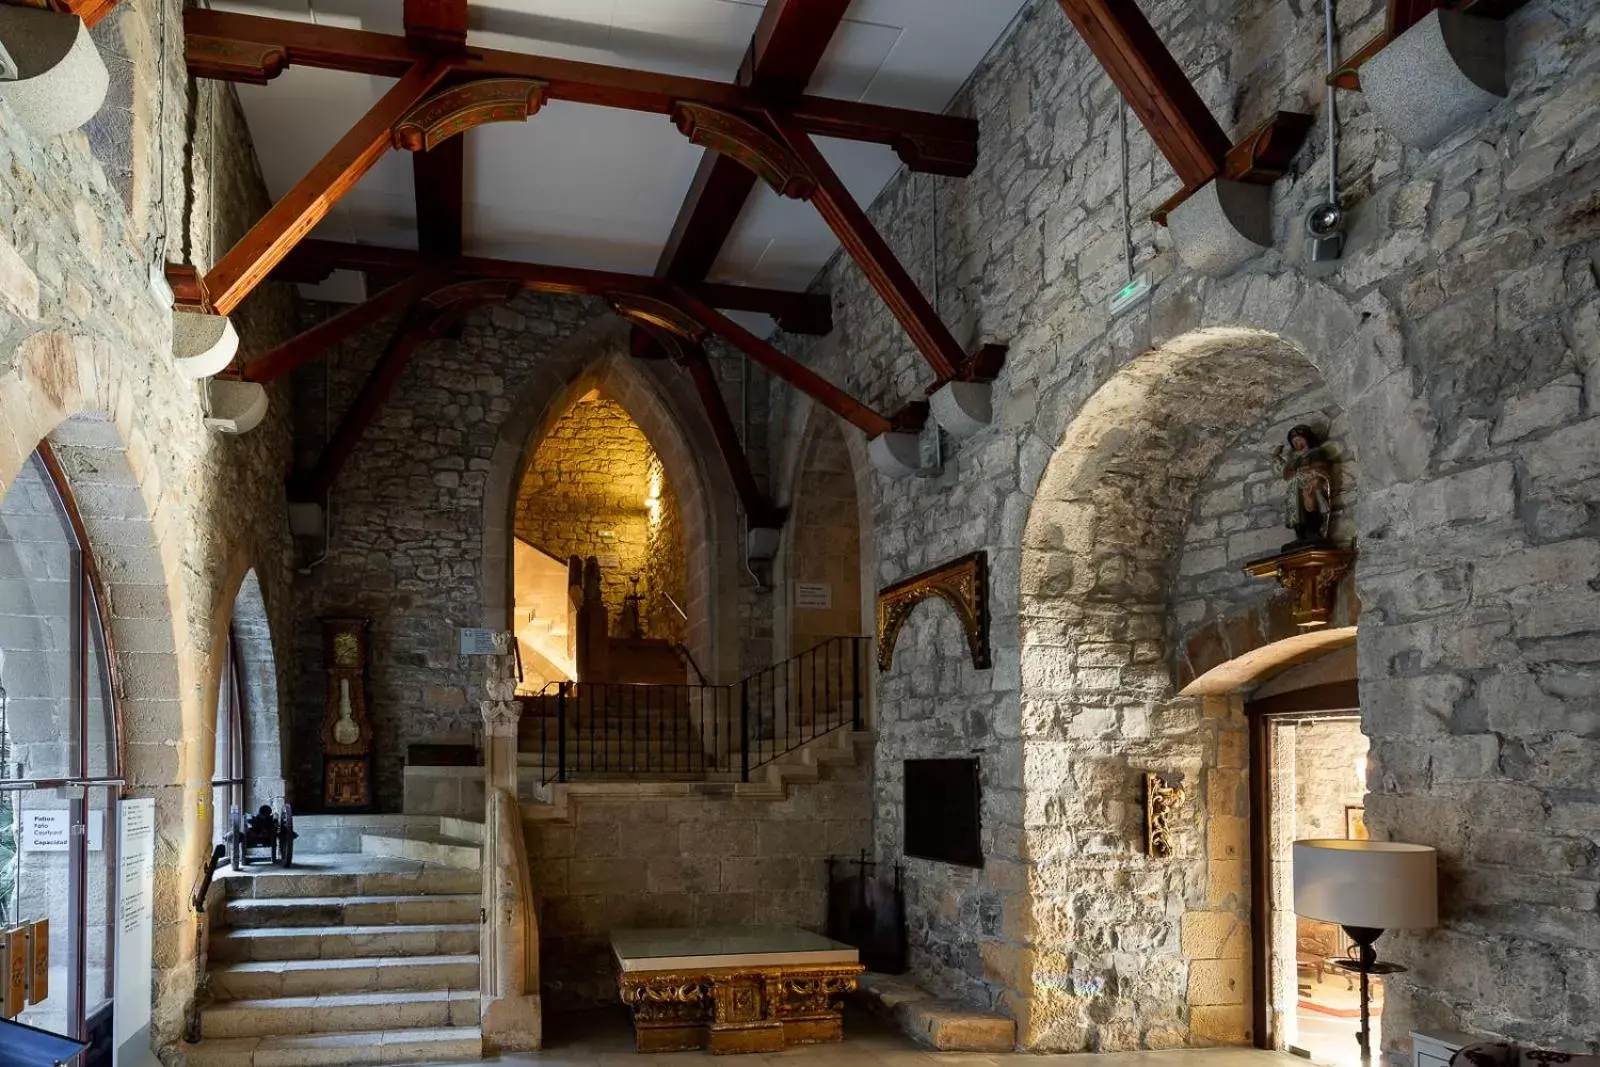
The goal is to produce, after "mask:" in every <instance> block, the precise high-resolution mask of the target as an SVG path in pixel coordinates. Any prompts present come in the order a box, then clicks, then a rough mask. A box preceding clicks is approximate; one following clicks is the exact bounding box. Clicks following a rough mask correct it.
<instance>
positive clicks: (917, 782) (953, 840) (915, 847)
mask: <svg viewBox="0 0 1600 1067" xmlns="http://www.w3.org/2000/svg"><path fill="white" fill-rule="evenodd" d="M980 802H981V796H980V792H979V787H978V761H977V760H975V759H908V760H906V761H905V830H906V837H905V853H906V855H907V856H916V857H919V858H921V859H928V860H938V861H939V862H941V863H954V864H958V865H960V866H962V867H982V866H983V844H982V841H981V840H980V837H979V832H978V830H979V821H978V812H979V810H980Z"/></svg>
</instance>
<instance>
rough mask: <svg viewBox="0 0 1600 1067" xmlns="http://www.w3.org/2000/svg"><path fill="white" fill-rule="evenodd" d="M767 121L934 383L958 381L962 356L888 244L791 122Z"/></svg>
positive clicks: (774, 116)
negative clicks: (809, 182) (811, 184)
mask: <svg viewBox="0 0 1600 1067" xmlns="http://www.w3.org/2000/svg"><path fill="white" fill-rule="evenodd" d="M768 118H769V121H770V122H771V125H772V128H773V130H774V131H775V132H776V133H777V135H778V137H779V139H781V140H782V142H783V144H784V145H785V146H786V147H787V148H788V149H789V151H790V152H792V153H794V155H795V156H796V157H798V159H799V162H800V164H801V165H802V166H803V167H804V168H805V170H806V173H807V174H808V175H809V177H810V179H811V180H812V182H814V183H815V188H814V190H813V192H812V194H811V198H810V199H811V203H812V204H813V205H814V206H815V207H816V209H817V212H818V214H820V215H821V216H822V219H823V221H824V222H826V223H827V224H828V228H829V229H830V230H832V231H833V233H834V236H836V237H838V238H839V243H840V244H841V245H843V246H844V249H845V251H846V252H848V253H850V258H852V259H854V260H855V262H856V265H857V266H858V267H860V268H861V273H862V274H865V275H866V277H867V281H868V282H869V283H871V285H872V288H873V289H875V290H877V293H878V295H879V296H880V297H881V298H882V299H883V302H884V303H885V304H887V305H888V307H889V311H890V313H891V314H893V315H894V317H895V318H896V319H897V320H898V321H899V323H900V325H901V326H902V327H903V328H904V329H905V331H906V333H907V334H909V335H910V336H911V340H912V342H913V343H915V344H916V346H917V350H918V351H919V352H921V353H922V358H923V359H925V360H927V362H928V366H930V367H932V368H933V372H934V374H935V375H936V376H937V378H938V381H940V382H947V381H950V380H951V379H952V378H956V377H958V376H959V375H960V373H961V365H962V364H963V363H964V362H965V360H966V353H965V352H964V351H962V348H961V346H960V345H959V344H958V343H957V342H956V339H955V337H954V336H952V335H951V333H950V329H949V327H947V326H946V325H945V324H944V322H943V320H941V319H940V318H939V313H938V312H937V311H935V310H934V308H933V305H932V304H930V303H928V298H927V297H925V296H923V295H922V290H921V289H919V288H917V284H916V282H914V281H912V279H911V275H910V274H909V273H907V271H906V269H905V267H904V266H902V265H901V263H900V260H899V259H898V258H897V257H896V256H895V254H894V250H893V249H891V248H890V247H889V242H887V241H885V240H884V239H883V235H882V234H880V233H878V230H877V228H876V227H875V226H873V225H872V220H871V219H869V218H867V213H866V212H865V211H863V210H862V209H861V205H859V204H857V203H856V201H855V198H854V197H853V196H851V195H850V192H849V190H847V189H846V188H845V187H844V182H842V181H840V180H839V176H838V175H837V174H835V173H834V170H833V167H832V166H831V165H830V164H829V163H828V161H827V160H826V159H824V158H823V155H822V152H821V151H820V150H819V149H818V148H817V145H816V142H815V141H813V140H812V139H811V136H810V135H809V134H808V133H806V131H805V130H804V129H803V128H801V127H800V125H799V124H798V123H796V122H795V121H794V120H793V119H792V118H791V117H790V116H788V115H785V114H782V113H780V112H776V111H774V112H771V113H769V116H768Z"/></svg>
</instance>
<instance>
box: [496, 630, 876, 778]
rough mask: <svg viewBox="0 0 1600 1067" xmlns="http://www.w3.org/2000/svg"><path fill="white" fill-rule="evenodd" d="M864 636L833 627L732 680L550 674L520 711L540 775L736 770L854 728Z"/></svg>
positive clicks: (722, 773) (745, 772)
mask: <svg viewBox="0 0 1600 1067" xmlns="http://www.w3.org/2000/svg"><path fill="white" fill-rule="evenodd" d="M866 642H867V638H865V637H833V638H829V639H828V640H826V641H823V642H821V643H820V644H818V645H816V646H815V647H813V648H810V649H807V650H806V651H805V652H802V653H801V654H800V655H798V656H794V657H792V658H790V659H788V660H785V661H784V662H782V663H778V664H775V665H773V666H771V667H768V668H766V669H765V670H762V671H757V672H756V673H755V674H752V675H750V676H749V677H748V678H745V679H744V680H743V681H740V682H739V683H737V684H736V685H720V686H719V685H705V684H700V685H692V684H685V685H634V684H623V683H611V682H551V683H549V684H548V685H546V686H545V687H544V689H543V690H542V691H541V692H540V694H539V695H538V696H537V697H533V698H531V705H532V706H531V707H530V708H529V710H528V711H525V712H524V714H523V719H522V721H523V724H524V725H523V732H524V738H525V739H528V738H527V735H528V734H530V733H531V734H533V735H534V739H533V740H534V743H536V744H537V746H538V752H539V753H540V771H541V776H542V779H543V781H545V782H553V781H554V782H566V781H571V780H573V779H575V778H596V777H599V778H605V777H618V778H634V779H637V778H669V779H672V778H687V779H695V780H703V779H707V778H716V777H725V778H734V777H737V779H738V780H739V781H749V779H750V772H751V771H753V770H755V769H757V768H759V767H761V766H763V765H765V764H768V763H771V762H772V761H773V760H775V759H777V758H779V757H780V756H783V755H785V754H786V753H789V752H793V751H794V750H795V749H797V748H800V747H801V746H802V745H806V744H809V743H810V742H812V741H815V740H817V739H818V738H820V737H823V736H825V735H827V734H830V733H832V732H834V731H835V730H840V729H843V728H845V727H849V728H851V729H853V730H859V729H861V724H862V715H863V711H864V697H865V674H864V673H863V672H864V668H865V656H866Z"/></svg>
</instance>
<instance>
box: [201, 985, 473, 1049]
mask: <svg viewBox="0 0 1600 1067" xmlns="http://www.w3.org/2000/svg"><path fill="white" fill-rule="evenodd" d="M374 1025H377V1026H381V1027H383V1028H384V1029H391V1030H401V1029H417V1028H427V1029H437V1028H443V1027H451V1026H476V1025H478V991H477V989H449V990H446V989H428V990H411V991H389V992H381V993H327V994H323V995H321V996H310V997H268V998H261V999H255V1000H225V1001H221V1002H219V1003H216V1004H213V1005H211V1006H210V1007H208V1008H205V1009H204V1010H202V1011H201V1013H200V1035H201V1037H202V1038H210V1037H283V1036H287V1035H291V1034H328V1033H340V1032H347V1031H350V1030H356V1029H359V1028H362V1027H372V1026H374Z"/></svg>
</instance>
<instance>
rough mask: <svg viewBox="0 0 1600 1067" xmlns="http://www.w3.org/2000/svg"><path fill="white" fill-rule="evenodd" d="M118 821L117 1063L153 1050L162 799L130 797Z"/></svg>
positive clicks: (143, 1059) (133, 1065) (149, 1061)
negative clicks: (153, 943)
mask: <svg viewBox="0 0 1600 1067" xmlns="http://www.w3.org/2000/svg"><path fill="white" fill-rule="evenodd" d="M117 819H118V826H117V912H116V914H117V931H116V933H117V937H116V952H117V955H116V960H117V987H116V988H117V996H116V1001H115V1003H116V1007H115V1009H114V1011H113V1016H112V1031H113V1037H112V1046H111V1050H112V1063H113V1065H114V1067H146V1065H155V1064H157V1063H158V1061H157V1060H156V1059H155V1056H154V1055H153V1054H152V1053H151V1051H150V1000H151V983H150V979H151V971H150V958H151V953H150V939H151V935H152V933H153V932H154V929H153V928H154V925H155V893H154V888H155V859H156V802H155V801H154V800H152V799H149V798H148V797H145V798H141V799H138V800H124V801H122V802H121V803H120V805H119V806H118V816H117Z"/></svg>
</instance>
